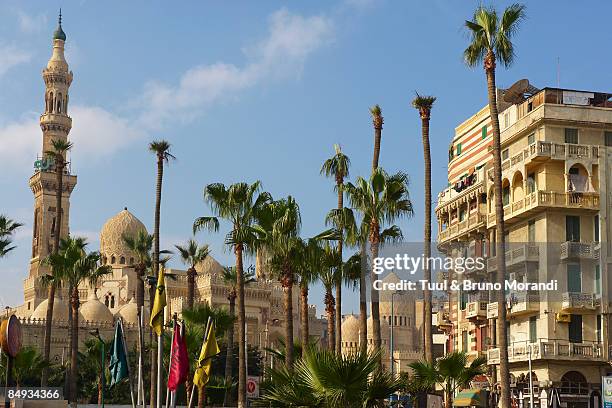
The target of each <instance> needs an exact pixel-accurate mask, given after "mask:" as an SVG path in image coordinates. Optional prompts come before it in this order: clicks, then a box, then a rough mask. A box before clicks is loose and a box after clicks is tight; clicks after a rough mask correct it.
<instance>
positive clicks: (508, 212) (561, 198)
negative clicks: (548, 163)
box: [487, 190, 599, 227]
mask: <svg viewBox="0 0 612 408" xmlns="http://www.w3.org/2000/svg"><path fill="white" fill-rule="evenodd" d="M542 208H568V209H570V208H571V209H585V210H599V193H572V192H558V191H544V190H539V191H535V192H533V193H530V194H528V195H527V196H525V197H524V198H522V199H519V200H517V201H514V202H512V203H509V204H507V205H506V206H504V220H505V221H509V222H511V223H512V222H516V221H520V220H521V219H523V218H526V217H527V216H529V215H530V214H532V213H533V212H534V211H535V210H537V209H542ZM487 223H488V226H489V227H492V226H494V225H495V223H496V222H495V213H494V212H493V213H489V214H488V216H487Z"/></svg>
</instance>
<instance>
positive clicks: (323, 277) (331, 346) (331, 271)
mask: <svg viewBox="0 0 612 408" xmlns="http://www.w3.org/2000/svg"><path fill="white" fill-rule="evenodd" d="M321 263H322V265H321V266H322V268H321V271H320V272H319V280H320V281H321V283H322V284H323V288H324V289H325V296H324V297H323V303H325V313H326V316H327V334H328V335H327V348H328V350H330V351H335V344H336V342H335V338H336V335H337V333H336V327H335V316H334V313H335V304H336V301H337V299H334V295H333V294H332V288H333V287H334V285H337V283H338V275H339V273H340V272H339V269H340V264H341V263H342V259H341V258H340V252H339V251H338V247H336V246H332V245H330V244H329V243H327V244H326V245H325V246H324V247H323V253H322V254H321ZM341 352H342V350H341Z"/></svg>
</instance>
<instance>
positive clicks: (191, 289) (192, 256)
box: [174, 239, 210, 309]
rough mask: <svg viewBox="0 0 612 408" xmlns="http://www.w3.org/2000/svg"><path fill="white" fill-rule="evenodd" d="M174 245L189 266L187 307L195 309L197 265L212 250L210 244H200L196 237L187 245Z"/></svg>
mask: <svg viewBox="0 0 612 408" xmlns="http://www.w3.org/2000/svg"><path fill="white" fill-rule="evenodd" d="M174 247H175V248H176V249H177V250H178V251H179V255H180V256H181V260H182V261H183V263H184V264H185V265H187V266H188V267H189V269H187V308H188V309H193V303H194V301H195V277H196V268H195V267H196V265H197V264H199V263H200V262H203V261H204V260H205V259H206V258H208V255H209V254H210V250H209V249H208V245H202V246H198V242H197V241H196V240H195V239H190V240H189V241H188V242H187V245H184V246H181V245H175V246H174Z"/></svg>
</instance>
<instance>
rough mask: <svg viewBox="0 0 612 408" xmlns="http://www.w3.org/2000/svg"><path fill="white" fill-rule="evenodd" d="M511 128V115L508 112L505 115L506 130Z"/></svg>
mask: <svg viewBox="0 0 612 408" xmlns="http://www.w3.org/2000/svg"><path fill="white" fill-rule="evenodd" d="M508 126H510V114H509V113H508V112H506V113H504V128H507V127H508Z"/></svg>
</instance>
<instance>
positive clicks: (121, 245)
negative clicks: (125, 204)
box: [100, 208, 147, 266]
mask: <svg viewBox="0 0 612 408" xmlns="http://www.w3.org/2000/svg"><path fill="white" fill-rule="evenodd" d="M139 231H145V232H146V231H147V229H146V227H145V226H144V224H143V223H142V222H141V221H140V220H139V219H138V218H136V217H135V216H134V214H132V213H131V212H129V211H128V210H127V208H124V209H123V211H121V212H120V213H119V214H117V215H115V216H114V217H112V218H110V219H109V220H108V221H106V223H105V224H104V226H103V227H102V231H101V232H100V253H101V254H102V259H103V260H105V261H106V263H108V264H110V265H126V266H127V265H128V264H130V263H132V262H133V261H134V259H135V258H136V255H135V254H134V253H133V252H132V251H130V250H129V249H128V247H127V245H125V242H124V241H123V236H124V235H127V236H131V237H136V235H137V234H138V232H139Z"/></svg>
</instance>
